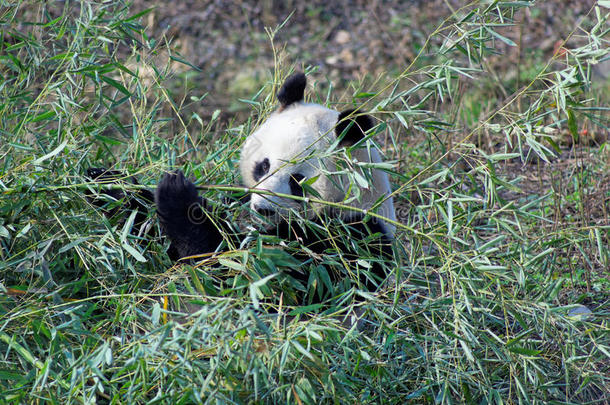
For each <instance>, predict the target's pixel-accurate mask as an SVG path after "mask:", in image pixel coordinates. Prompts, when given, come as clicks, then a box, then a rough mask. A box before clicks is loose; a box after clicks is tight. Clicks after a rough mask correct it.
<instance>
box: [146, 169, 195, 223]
mask: <svg viewBox="0 0 610 405" xmlns="http://www.w3.org/2000/svg"><path fill="white" fill-rule="evenodd" d="M202 203H203V201H202V199H201V198H200V197H199V195H198V193H197V188H196V187H195V185H194V184H193V183H192V182H191V181H190V180H189V179H187V178H186V177H185V176H184V173H182V171H181V170H178V171H176V172H175V173H166V174H165V175H164V176H163V178H162V179H161V181H160V182H159V184H158V186H157V190H156V191H155V204H156V205H157V214H158V215H159V217H160V218H161V220H162V222H170V221H172V222H173V221H184V220H189V219H192V220H200V216H201V215H200V212H201V205H202ZM191 217H193V218H191Z"/></svg>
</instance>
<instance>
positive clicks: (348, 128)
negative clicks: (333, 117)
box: [335, 110, 375, 146]
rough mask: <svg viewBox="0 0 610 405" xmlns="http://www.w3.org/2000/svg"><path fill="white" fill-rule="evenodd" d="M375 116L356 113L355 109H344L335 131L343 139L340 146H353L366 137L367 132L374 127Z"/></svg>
mask: <svg viewBox="0 0 610 405" xmlns="http://www.w3.org/2000/svg"><path fill="white" fill-rule="evenodd" d="M374 125H375V124H374V122H373V118H372V117H371V116H370V115H366V114H360V113H356V112H355V110H347V111H343V112H342V113H340V114H339V118H338V119H337V125H336V126H335V133H336V134H337V136H341V134H343V132H345V134H344V135H343V139H341V142H339V146H351V145H354V144H355V143H357V142H358V141H360V140H361V139H362V138H364V135H365V133H366V132H367V131H368V130H369V129H371V128H373V126H374Z"/></svg>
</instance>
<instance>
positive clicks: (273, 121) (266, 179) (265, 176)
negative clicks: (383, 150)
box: [240, 73, 394, 233]
mask: <svg viewBox="0 0 610 405" xmlns="http://www.w3.org/2000/svg"><path fill="white" fill-rule="evenodd" d="M305 85H306V79H305V75H304V74H302V73H297V74H295V75H293V76H291V77H289V78H288V79H287V80H286V82H285V83H284V84H283V86H282V87H281V89H280V91H279V92H278V100H279V101H280V104H281V105H280V108H279V109H278V110H277V111H276V112H274V113H273V114H271V116H270V117H269V118H268V119H267V120H266V121H265V122H264V123H263V124H262V125H261V126H260V127H259V128H258V129H257V130H256V131H255V132H254V133H252V134H251V135H250V136H249V137H248V138H247V139H246V141H245V143H244V146H243V148H242V151H241V160H240V168H241V175H242V179H243V182H244V184H245V185H246V186H247V187H251V188H258V189H262V190H267V191H270V192H272V193H279V194H291V195H296V196H303V194H304V192H303V187H302V182H304V181H307V180H313V182H311V184H309V185H308V187H311V188H312V189H313V190H315V192H316V194H318V195H319V197H320V198H321V199H323V200H326V201H333V202H341V201H343V200H344V199H345V197H346V192H347V190H348V188H349V181H348V180H347V176H345V171H344V168H343V170H338V167H337V158H336V156H337V155H336V150H337V149H340V148H342V147H347V146H351V145H353V144H355V143H357V142H358V141H360V140H361V139H362V138H363V137H364V136H365V133H366V132H367V131H368V130H369V129H371V128H372V127H373V121H372V119H371V117H369V116H367V115H364V114H359V113H354V112H353V111H352V110H350V111H346V112H343V113H339V112H338V111H335V110H331V109H328V108H326V107H323V106H321V105H318V104H309V103H304V102H303V96H304V91H305ZM339 137H340V139H338V138H339ZM351 156H352V157H353V158H354V159H355V160H357V161H360V162H367V161H368V162H375V163H377V162H379V161H380V155H379V152H378V151H377V150H376V149H374V148H369V149H367V148H363V149H362V151H360V152H356V153H352V155H351ZM372 173H373V175H372V177H373V178H372V179H371V182H370V183H371V186H370V187H369V189H368V190H364V192H363V193H361V198H360V199H359V201H357V202H353V203H350V205H352V206H355V207H358V208H363V209H368V208H370V206H372V205H373V204H374V203H375V202H376V201H377V200H378V199H379V197H380V196H384V195H385V196H388V195H389V193H390V192H391V190H390V186H389V181H388V178H387V175H386V173H384V172H382V171H380V170H373V171H372ZM314 179H315V180H314ZM308 183H309V182H308ZM391 202H392V201H391V198H389V204H390V206H391V205H392V204H391ZM385 206H387V208H386V209H385V211H387V212H385V213H382V214H383V215H384V216H385V214H387V215H389V218H391V219H394V209H393V206H391V207H390V206H388V204H385ZM250 208H251V209H252V210H253V211H256V212H258V213H259V214H262V215H265V216H268V217H271V218H272V219H276V220H277V219H279V218H280V217H281V216H283V215H286V214H287V212H288V211H289V210H290V209H296V210H298V211H300V212H301V213H303V212H304V210H305V209H307V210H308V216H310V217H311V216H312V215H314V213H315V212H316V211H317V210H319V209H322V208H323V207H321V206H316V205H309V206H306V205H305V204H304V203H303V202H302V201H298V200H294V199H290V198H286V197H280V196H277V195H268V194H253V195H252V196H251V199H250ZM390 208H391V209H390ZM382 209H383V208H382ZM390 211H391V212H390ZM392 230H393V229H392ZM389 233H391V232H389Z"/></svg>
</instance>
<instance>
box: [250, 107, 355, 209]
mask: <svg viewBox="0 0 610 405" xmlns="http://www.w3.org/2000/svg"><path fill="white" fill-rule="evenodd" d="M338 115H339V114H338V112H336V111H333V110H329V109H327V108H325V107H322V106H320V105H317V104H302V103H298V104H296V105H292V106H290V107H288V108H287V109H285V110H283V111H280V112H276V113H274V114H272V115H271V116H270V117H269V118H268V119H267V120H266V121H265V122H264V123H263V125H261V127H260V128H258V130H256V131H255V132H254V133H253V134H252V135H250V136H249V137H248V139H247V140H246V142H245V144H244V146H243V148H242V152H241V160H240V169H241V174H242V179H243V181H244V183H245V185H246V186H247V187H252V188H258V189H262V190H267V191H271V192H273V193H280V194H291V195H297V196H302V195H303V190H302V188H301V186H300V185H299V182H300V181H302V180H304V179H310V178H313V177H316V176H319V177H318V179H317V180H316V181H315V182H314V183H313V184H311V187H312V188H313V189H314V190H316V191H317V192H318V193H319V194H320V196H321V197H322V198H323V199H325V200H328V201H340V200H341V199H342V198H343V196H344V195H345V191H344V190H341V187H337V184H336V181H331V180H330V179H329V178H327V176H325V175H321V174H322V173H323V172H332V171H334V167H333V161H332V159H329V158H327V157H323V155H327V153H326V152H327V149H328V147H329V146H330V145H331V143H332V142H333V141H334V140H335V139H336V137H335V133H334V127H335V124H336V123H337V117H338ZM250 207H251V209H252V210H254V211H257V212H259V213H261V214H264V215H267V216H270V217H272V218H276V219H277V218H279V216H281V215H285V214H287V211H288V210H290V209H296V210H299V211H302V210H303V209H304V205H303V203H302V202H300V201H297V200H293V199H289V198H285V197H279V196H276V195H263V194H252V196H251V200H250Z"/></svg>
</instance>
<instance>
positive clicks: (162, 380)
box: [0, 0, 610, 404]
mask: <svg viewBox="0 0 610 405" xmlns="http://www.w3.org/2000/svg"><path fill="white" fill-rule="evenodd" d="M531 3H532V2H529V1H493V2H489V1H484V2H472V3H469V4H467V5H464V6H462V7H455V8H454V9H452V10H451V14H450V15H449V16H448V17H447V18H446V19H444V20H442V21H439V23H438V26H437V27H436V28H435V29H433V30H432V31H431V33H430V35H429V36H427V37H424V38H421V39H420V40H419V41H417V44H416V46H415V48H416V52H415V53H413V57H412V59H411V60H410V61H409V63H406V64H405V65H404V66H402V67H401V69H400V70H398V71H392V72H390V71H388V72H387V73H386V74H385V75H379V76H378V77H375V78H371V77H367V78H365V79H363V80H361V81H352V82H350V83H349V86H350V87H348V88H346V87H340V88H338V89H335V88H334V87H333V86H334V82H333V81H331V80H325V79H323V77H324V76H325V72H324V71H323V70H322V69H318V68H317V67H311V66H301V65H299V66H298V68H301V69H302V68H304V69H305V70H306V71H307V73H308V74H309V75H310V77H313V78H316V79H317V80H318V82H317V83H316V86H315V87H312V86H310V87H309V88H308V95H309V97H310V99H312V100H315V101H318V102H322V103H328V104H329V105H334V106H337V108H340V107H342V106H341V105H338V103H342V104H353V105H355V106H362V107H361V108H362V110H363V111H370V112H371V113H372V114H373V115H374V116H375V117H376V118H377V119H378V122H379V125H378V126H377V127H376V134H378V135H377V137H376V139H377V140H378V141H379V143H380V145H381V146H382V149H384V151H385V153H386V156H387V158H388V160H389V161H390V162H392V163H393V165H392V168H389V169H388V170H389V171H391V173H392V180H393V184H394V185H395V188H396V191H395V199H396V201H397V209H398V214H399V219H400V222H401V226H400V227H399V229H398V241H397V243H396V246H395V250H396V254H397V257H399V258H400V260H399V261H398V262H397V263H387V265H388V267H389V268H392V269H393V270H394V276H393V277H392V278H391V279H390V280H388V281H387V282H386V284H385V285H383V286H381V288H380V289H379V291H378V292H375V293H372V292H363V291H358V290H357V289H356V288H354V287H351V288H350V287H349V286H347V287H345V286H344V287H345V288H343V289H339V290H337V293H336V296H335V297H334V298H333V299H331V300H329V301H328V302H326V303H324V305H309V306H294V305H289V303H290V301H289V300H285V299H284V297H289V296H290V295H291V294H292V293H293V292H295V291H296V290H297V289H298V288H299V286H295V285H292V284H290V283H282V282H280V278H279V277H277V275H278V274H280V273H281V272H282V271H283V270H286V269H289V268H291V267H293V266H296V265H297V264H296V263H295V262H294V259H292V258H291V257H290V256H289V255H288V254H287V253H286V250H284V249H279V248H278V247H277V245H278V244H279V243H280V241H277V240H272V239H268V240H264V241H263V240H262V239H261V238H259V237H258V236H257V234H256V231H251V233H250V236H251V237H250V238H248V239H247V240H246V242H245V243H244V244H243V245H242V246H236V247H235V249H234V250H232V251H230V252H228V253H226V254H223V255H222V256H221V257H219V258H207V259H205V260H203V261H202V262H200V263H199V264H197V265H194V266H187V265H177V266H173V265H172V263H171V261H170V260H169V258H168V257H167V254H166V248H167V243H166V241H164V240H162V239H160V238H158V237H156V236H155V235H154V232H152V233H151V234H148V235H147V234H140V235H138V234H137V232H135V227H134V219H135V216H134V215H132V214H129V213H128V215H123V214H122V215H118V218H112V219H108V218H107V217H106V216H105V215H104V214H103V210H101V209H99V208H98V207H95V206H93V205H92V204H91V203H90V200H89V199H87V195H90V196H93V195H99V194H100V192H102V191H103V190H104V188H105V187H114V188H119V189H121V190H125V191H130V190H131V191H133V190H137V189H141V188H143V187H150V188H153V187H154V185H155V183H156V182H157V181H158V179H159V178H160V177H161V175H162V173H163V172H165V171H169V170H172V169H175V168H178V167H179V168H182V169H184V170H185V171H186V172H187V173H188V174H189V175H191V176H192V177H193V178H197V179H198V182H199V184H200V185H201V186H202V189H205V190H206V191H205V193H206V196H207V197H209V198H210V199H211V200H213V201H218V202H219V203H220V201H221V200H222V197H223V196H225V194H226V195H228V194H229V193H230V191H231V190H233V189H232V188H231V187H224V188H223V187H221V188H219V187H212V186H214V185H233V186H234V185H237V184H239V178H238V177H237V174H236V172H237V170H236V164H237V159H238V150H239V146H240V144H241V143H242V141H243V140H244V138H245V137H246V136H247V135H248V134H249V133H251V131H252V130H253V129H254V128H255V127H256V125H257V124H258V123H259V122H260V121H261V120H263V119H264V118H265V117H266V116H267V115H268V114H269V112H270V111H272V109H273V108H274V106H275V99H274V94H275V92H276V90H277V86H278V85H279V84H280V83H281V81H282V79H283V78H284V77H286V76H287V75H288V74H289V73H290V71H291V69H292V66H291V64H290V63H289V62H288V57H287V56H286V54H285V52H283V51H282V46H281V44H279V43H278V42H277V35H280V33H281V32H282V30H287V29H289V28H288V27H289V25H290V24H291V20H290V19H289V20H288V21H287V22H286V24H284V25H280V26H278V27H277V28H275V29H273V30H272V29H269V30H268V39H267V41H268V42H269V43H271V44H273V45H274V48H273V49H274V52H275V53H274V55H275V58H274V70H273V72H271V73H272V76H266V77H265V79H264V80H261V85H260V86H259V87H258V88H257V89H256V90H255V91H253V92H251V94H249V97H247V99H246V98H242V99H241V100H239V102H240V104H239V108H234V107H227V108H226V109H225V110H222V111H221V109H210V110H209V111H207V113H206V114H207V115H205V116H204V115H203V114H202V113H199V112H198V109H197V106H198V105H201V104H202V103H203V102H204V101H205V97H206V96H205V95H203V96H202V95H201V94H202V93H200V92H195V91H194V90H193V89H192V86H195V84H193V81H192V76H191V75H192V74H194V73H193V72H196V71H197V70H198V69H199V67H198V66H197V65H196V64H193V63H192V62H190V61H189V60H188V58H187V57H185V56H183V55H181V54H179V53H177V51H176V49H175V47H174V46H173V44H172V43H171V41H170V40H168V39H166V38H165V37H161V36H159V37H155V36H153V35H151V33H150V31H149V30H147V29H146V28H144V27H143V25H142V24H143V21H145V19H146V18H147V16H149V14H150V13H151V12H152V11H151V10H150V9H147V10H142V11H133V10H131V9H130V7H129V5H127V4H123V3H120V2H94V1H89V0H80V1H77V2H61V3H59V2H58V3H50V2H39V1H21V0H17V1H12V2H4V3H3V6H2V7H1V8H0V27H1V29H0V73H1V79H0V139H1V140H2V141H1V142H0V198H1V202H0V246H1V248H0V314H1V317H0V402H2V403H58V404H59V403H61V404H68V403H96V402H99V403H208V402H218V403H298V404H301V403H331V402H333V403H350V402H351V403H379V402H387V403H405V402H406V403H443V404H445V403H446V404H449V403H480V404H484V403H494V404H495V403H525V404H530V403H531V404H534V403H544V404H546V403H556V404H560V403H561V404H564V403H565V404H570V403H606V402H607V401H609V400H610V388H609V387H610V333H609V332H610V329H609V327H610V325H609V318H608V314H609V312H610V297H609V294H608V291H609V290H610V270H609V269H610V265H609V263H610V248H609V245H610V220H609V215H608V212H609V210H610V167H609V162H610V159H609V158H610V149H609V143H608V142H609V141H608V130H609V129H608V127H609V124H610V123H609V119H608V116H609V114H608V110H609V108H608V105H609V100H608V94H610V93H609V90H610V84H609V83H608V80H607V78H606V79H604V78H603V75H604V72H603V71H601V72H600V71H599V69H598V67H599V66H600V65H602V64H603V63H604V62H606V61H608V60H609V58H610V56H609V55H610V51H609V50H610V47H609V46H608V39H609V35H610V25H609V24H608V19H609V18H610V3H609V2H608V1H598V2H597V4H591V8H590V10H588V11H587V13H586V15H585V18H582V19H580V20H579V21H575V22H574V23H573V26H571V27H569V28H570V29H569V34H568V35H567V36H566V38H565V40H564V41H563V42H561V43H560V44H559V45H558V46H557V49H556V52H554V54H553V55H552V57H551V58H550V59H544V58H543V57H542V55H537V56H536V55H530V56H531V57H522V58H520V59H519V60H520V62H519V65H518V67H517V73H516V76H514V77H512V78H507V79H506V80H501V79H500V76H499V75H498V71H496V70H495V66H497V65H496V64H495V62H494V58H497V57H498V55H502V54H505V53H504V52H513V51H511V50H510V49H517V50H518V51H519V53H521V47H522V45H521V42H520V41H518V40H515V32H521V33H522V32H523V30H527V28H528V27H526V26H524V25H523V24H521V25H520V24H519V21H520V16H522V15H523V13H524V12H525V11H527V12H528V13H535V12H536V8H535V5H533V4H531ZM265 4H267V3H265ZM316 10H317V9H316V8H314V7H313V6H312V9H311V10H310V11H311V13H313V14H315V13H316ZM313 14H312V15H313ZM315 15H318V14H315ZM400 21H401V20H400V18H399V17H397V20H396V21H395V23H396V24H402V23H401V22H400ZM519 30H520V31H519ZM521 36H522V34H521ZM511 38H512V39H511ZM512 54H513V55H514V53H512ZM606 66H607V65H606ZM341 86H343V85H341ZM348 89H349V90H348ZM189 91H192V93H193V94H189ZM236 102H237V100H233V101H232V103H236ZM243 109H247V110H248V112H247V115H242V114H237V115H234V114H233V113H232V111H237V110H243ZM202 117H204V118H202ZM370 142H372V141H370ZM99 166H105V167H112V168H116V169H120V170H122V171H124V172H125V173H127V174H128V175H129V176H135V177H137V179H138V181H139V184H141V185H138V184H134V183H133V182H132V181H131V180H128V179H125V180H126V181H125V182H124V183H121V184H119V185H117V184H114V185H103V184H96V183H93V182H91V181H90V180H89V179H88V178H87V177H86V169H87V168H89V167H99ZM354 182H356V183H357V184H358V185H360V186H365V185H366V183H367V179H366V176H363V177H362V176H361V177H358V178H356V177H355V178H354ZM235 190H237V189H235ZM120 205H121V201H108V207H107V209H110V208H112V207H116V206H120ZM231 210H232V211H231V212H232V213H234V215H235V217H234V222H235V223H236V225H235V226H240V225H239V224H240V221H241V219H240V218H242V217H243V216H244V215H247V213H246V211H247V207H243V206H241V205H240V204H237V203H234V204H233V205H232V206H231ZM150 218H151V220H152V224H153V225H152V226H153V227H155V228H156V227H157V224H156V221H155V217H154V212H152V210H151V213H150ZM156 234H157V235H158V229H157V233H156ZM292 247H293V248H294V246H292ZM361 253H362V256H361V258H360V260H359V262H358V263H357V264H356V263H350V264H349V266H348V267H350V266H351V267H353V268H355V267H356V265H357V266H358V267H359V268H360V269H361V271H366V264H367V262H368V261H370V260H375V259H376V258H374V257H367V253H366V252H365V251H364V250H362V252H361ZM337 255H338V254H337V253H336V252H329V254H328V255H327V256H325V257H322V258H319V259H318V260H317V261H316V262H313V261H312V262H308V263H305V264H304V266H306V267H305V268H307V269H310V270H312V271H316V272H318V273H319V274H323V272H324V269H325V268H334V269H337V268H341V267H342V264H341V263H342V262H341V261H340V258H339V257H338V256H337ZM217 263H220V266H217V265H216V264H217ZM317 264H324V265H326V266H322V267H317ZM322 282H323V280H319V279H318V278H314V277H312V278H311V279H310V285H308V286H305V288H307V289H308V290H312V289H315V288H317V286H318V284H317V283H322Z"/></svg>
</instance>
